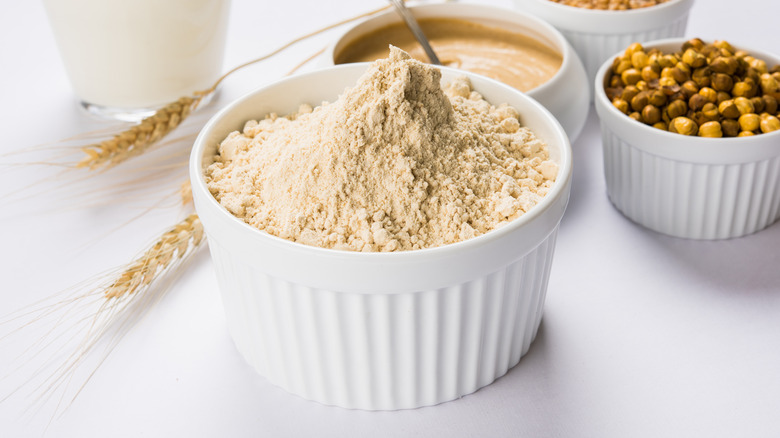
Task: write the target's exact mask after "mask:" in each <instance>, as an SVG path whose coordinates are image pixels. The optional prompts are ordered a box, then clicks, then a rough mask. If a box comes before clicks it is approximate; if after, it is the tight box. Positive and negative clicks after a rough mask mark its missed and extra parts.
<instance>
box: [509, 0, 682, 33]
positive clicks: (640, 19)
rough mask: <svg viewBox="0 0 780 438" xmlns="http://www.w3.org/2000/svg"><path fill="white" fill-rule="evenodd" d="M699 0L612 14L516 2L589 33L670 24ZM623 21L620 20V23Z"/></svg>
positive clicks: (541, 1) (543, 1)
mask: <svg viewBox="0 0 780 438" xmlns="http://www.w3.org/2000/svg"><path fill="white" fill-rule="evenodd" d="M694 1H695V0H669V1H667V2H665V3H661V4H659V5H654V6H649V7H646V8H638V9H628V10H621V11H612V10H604V9H585V8H580V7H577V6H568V5H563V4H560V3H556V2H553V1H551V0H514V3H515V5H517V6H518V7H528V6H529V4H531V6H530V8H531V9H532V10H533V12H534V13H537V14H540V16H541V17H542V18H544V19H545V20H548V21H549V22H550V23H552V24H553V25H555V27H558V28H561V29H565V30H568V31H576V32H582V33H589V34H602V35H610V34H622V33H630V34H633V33H636V32H642V31H646V30H649V29H653V28H656V27H659V25H667V24H668V23H669V22H671V21H672V20H673V19H675V18H678V17H680V16H683V15H684V14H687V13H688V11H689V10H690V9H691V7H692V6H693V3H694ZM617 18H619V19H620V21H616V19H617Z"/></svg>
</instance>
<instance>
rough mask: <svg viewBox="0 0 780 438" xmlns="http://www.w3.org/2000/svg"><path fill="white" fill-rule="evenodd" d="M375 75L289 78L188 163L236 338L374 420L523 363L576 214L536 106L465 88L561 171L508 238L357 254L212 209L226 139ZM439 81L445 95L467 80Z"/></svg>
mask: <svg viewBox="0 0 780 438" xmlns="http://www.w3.org/2000/svg"><path fill="white" fill-rule="evenodd" d="M367 65H368V64H350V65H342V66H335V67H330V68H326V69H323V70H318V71H314V72H311V73H307V74H302V75H299V76H294V77H290V78H287V79H284V80H281V81H279V82H276V83H273V84H271V85H268V86H265V87H263V88H260V89H257V90H255V91H253V92H251V93H249V94H247V95H246V96H244V97H242V98H240V99H238V100H236V101H235V102H233V103H231V104H229V105H228V106H227V107H225V108H224V109H222V110H221V111H220V112H218V113H217V114H216V115H215V116H214V117H213V118H212V119H211V120H210V121H209V122H208V123H207V124H206V125H205V127H204V128H203V130H202V131H201V132H200V134H199V136H198V138H197V139H196V141H195V145H194V147H193V151H192V156H191V159H190V177H191V182H192V191H193V196H194V200H195V207H196V210H197V212H198V215H199V216H200V219H201V221H202V222H203V226H204V229H205V232H206V235H207V237H208V242H209V248H210V251H211V255H212V259H213V262H214V266H215V269H216V273H217V279H218V283H219V288H220V291H221V295H222V301H223V304H224V310H225V313H226V320H227V324H228V329H229V331H230V333H231V335H232V337H233V340H234V341H235V344H236V347H237V348H238V350H239V351H240V352H241V354H242V355H243V356H244V357H245V359H246V360H247V361H248V362H249V363H250V364H251V365H252V366H253V367H254V368H255V369H256V370H257V371H258V372H259V373H260V374H261V375H262V376H264V377H266V378H267V379H268V380H269V381H270V382H272V383H274V384H276V385H278V386H280V387H282V388H284V389H286V390H287V391H289V392H291V393H294V394H298V395H300V396H302V397H304V398H307V399H310V400H315V401H319V402H321V403H324V404H328V405H336V406H341V407H347V408H358V409H368V410H392V409H403V408H415V407H420V406H426V405H433V404H437V403H441V402H445V401H448V400H452V399H456V398H458V397H461V396H463V395H466V394H469V393H471V392H474V391H476V390H477V389H479V388H481V387H483V386H485V385H488V384H490V383H491V382H493V381H494V380H495V379H497V378H498V377H500V376H502V375H503V374H504V373H506V372H507V370H508V369H509V368H511V367H512V366H514V365H515V364H517V363H518V361H519V360H520V357H521V356H523V355H524V354H525V353H526V352H527V351H528V348H529V346H530V344H531V341H533V339H534V337H535V336H536V332H537V328H538V327H539V322H540V319H541V316H542V308H543V303H544V298H545V294H546V289H547V280H548V277H549V273H550V266H551V262H552V256H553V250H554V247H555V240H556V235H557V230H558V224H559V222H560V220H561V217H562V216H563V213H564V211H565V209H566V204H567V202H568V197H569V190H570V184H571V168H572V161H571V147H570V145H569V141H568V139H567V137H566V134H565V133H564V131H563V129H562V128H561V127H560V124H558V122H557V121H556V120H555V119H554V118H553V116H552V115H551V114H550V113H549V112H548V111H547V110H546V109H544V108H543V107H542V106H541V105H539V103H537V102H536V101H534V100H533V99H530V98H528V97H527V96H525V95H523V94H521V93H520V92H518V91H517V90H514V89H512V88H511V87H509V86H506V85H504V84H501V83H499V82H496V81H493V80H490V79H487V78H483V77H480V76H477V75H472V74H467V76H469V77H470V78H471V81H472V84H473V86H474V89H475V90H477V91H478V92H480V93H482V95H483V96H484V97H485V98H486V99H487V100H488V101H490V102H494V103H503V102H506V103H509V104H511V105H513V106H515V107H516V108H517V109H518V110H519V112H520V114H521V122H522V123H524V125H525V126H529V127H531V128H532V129H533V130H534V132H535V133H536V134H537V136H539V137H540V138H542V139H544V140H545V141H546V142H547V144H548V146H549V148H550V152H551V158H552V159H554V160H555V161H557V162H558V164H559V173H558V176H557V181H556V182H555V185H554V187H553V188H552V189H551V191H550V192H549V193H548V194H547V195H546V196H545V197H544V199H543V200H542V201H541V202H540V203H539V204H537V205H536V206H535V207H533V208H532V209H531V210H530V211H529V212H528V213H526V214H525V215H523V216H521V217H520V218H518V219H517V220H515V221H513V222H511V223H510V224H507V225H506V226H504V227H501V228H499V229H496V230H494V231H491V232H489V233H486V234H484V235H482V236H478V237H476V238H473V239H470V240H467V241H463V242H459V243H455V244H451V245H446V246H442V247H438V248H430V249H424V250H416V251H406V252H398V253H360V252H351V251H339V250H333V249H323V248H317V247H313V246H306V245H302V244H299V243H294V242H291V241H288V240H284V239H281V238H278V237H274V236H271V235H269V234H267V233H265V232H263V231H259V230H257V229H255V228H252V227H251V226H249V225H247V224H246V223H244V222H243V221H241V220H239V219H238V218H236V217H235V216H233V215H231V214H230V213H229V212H228V211H227V210H226V209H224V208H223V207H222V206H221V205H220V204H219V203H217V201H216V200H215V199H214V197H213V196H212V195H211V194H210V193H209V190H208V188H207V187H206V184H205V181H204V177H203V169H204V166H207V165H208V164H209V163H210V160H211V157H212V156H213V154H214V153H215V151H216V148H217V145H218V143H219V142H220V141H221V140H222V139H224V137H225V136H227V134H228V133H229V132H231V131H234V130H240V129H242V127H243V125H244V123H245V122H246V121H247V120H250V119H256V118H259V117H263V116H264V115H265V114H268V113H270V112H276V113H278V114H287V113H290V112H293V111H295V110H296V109H297V108H298V106H299V105H300V104H301V103H304V102H307V103H311V104H319V103H320V102H322V101H333V100H335V99H336V98H337V96H338V95H339V94H340V93H341V92H343V90H344V89H345V88H346V87H348V86H351V85H353V84H355V83H356V82H357V79H358V77H359V76H360V75H361V74H362V73H363V72H364V71H365V69H366V68H367ZM442 71H443V78H444V81H445V82H448V81H449V80H451V79H452V78H453V77H455V76H456V75H462V74H464V72H462V71H458V70H452V69H446V68H445V69H442Z"/></svg>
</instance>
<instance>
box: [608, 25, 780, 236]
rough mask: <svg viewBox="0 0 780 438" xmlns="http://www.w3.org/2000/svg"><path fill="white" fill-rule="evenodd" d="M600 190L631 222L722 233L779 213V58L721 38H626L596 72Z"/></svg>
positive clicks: (744, 230)
mask: <svg viewBox="0 0 780 438" xmlns="http://www.w3.org/2000/svg"><path fill="white" fill-rule="evenodd" d="M594 86H595V93H594V104H595V107H596V112H597V114H598V116H599V119H600V123H601V131H602V142H603V156H604V172H605V178H606V184H607V195H608V196H609V199H610V201H611V202H612V203H613V204H614V205H615V207H616V208H617V209H618V210H619V211H620V212H622V213H623V214H624V215H625V216H626V217H628V218H629V219H631V220H632V221H634V222H636V223H638V224H640V225H643V226H645V227H647V228H649V229H652V230H655V231H657V232H660V233H663V234H667V235H670V236H675V237H682V238H690V239H707V240H713V239H728V238H734V237H740V236H744V235H748V234H751V233H755V232H757V231H760V230H762V229H764V228H766V227H767V226H769V225H771V224H772V223H774V222H775V221H777V220H778V218H780V119H778V101H780V57H779V56H777V55H774V54H771V53H767V52H764V51H761V50H756V49H751V48H749V47H741V46H738V45H732V44H730V43H729V42H727V41H722V40H721V41H703V40H701V39H698V38H693V39H684V38H675V39H664V40H655V41H650V42H646V43H641V44H640V43H633V44H630V45H629V46H628V47H627V48H626V49H625V50H623V51H621V52H618V53H617V54H614V55H613V56H612V57H611V58H610V59H608V60H607V61H605V62H604V64H603V65H602V66H601V68H600V69H599V71H598V72H597V75H596V78H595V80H594Z"/></svg>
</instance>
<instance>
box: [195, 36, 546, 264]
mask: <svg viewBox="0 0 780 438" xmlns="http://www.w3.org/2000/svg"><path fill="white" fill-rule="evenodd" d="M440 78H441V73H440V72H439V70H437V69H436V68H434V67H432V66H429V65H427V64H423V63H420V62H418V61H415V60H413V59H411V58H410V57H409V55H407V54H406V53H405V52H403V51H401V50H400V49H397V48H394V47H391V51H390V56H389V58H387V59H382V60H379V61H376V62H375V63H374V64H372V66H371V67H369V69H368V71H367V72H366V73H365V74H364V75H363V76H362V77H361V78H360V79H359V80H358V82H357V84H356V85H355V86H354V87H352V88H349V89H347V90H346V91H345V92H344V93H343V94H342V95H341V96H339V98H338V99H337V100H336V101H334V102H332V103H323V104H322V105H320V106H318V107H316V108H312V107H311V106H309V105H303V106H301V107H300V109H299V111H298V112H297V113H294V114H289V115H287V116H284V117H280V116H278V115H276V114H271V115H269V116H267V117H266V118H265V119H263V120H260V121H249V122H247V123H246V125H245V126H244V129H243V131H242V132H238V131H236V132H232V133H231V134H230V135H229V136H228V137H227V138H226V139H225V140H224V141H223V142H222V143H221V144H220V146H219V150H218V155H217V156H216V157H215V158H214V162H213V163H212V164H211V165H210V166H208V168H207V169H206V182H207V184H208V187H209V190H210V191H211V193H212V194H213V196H214V197H215V198H216V199H217V200H218V201H219V202H220V203H221V204H222V205H223V206H224V207H225V208H226V209H227V210H229V211H230V212H231V213H232V214H234V215H236V216H237V217H239V218H241V219H243V220H244V221H245V222H246V223H248V224H250V225H252V226H254V227H256V228H258V229H260V230H264V231H266V232H268V233H270V234H272V235H275V236H279V237H282V238H285V239H289V240H292V241H295V242H300V243H303V244H307V245H314V246H319V247H325V248H335V249H344V250H353V251H400V250H412V249H420V248H429V247H435V246H440V245H445V244H448V243H454V242H458V241H461V240H465V239H469V238H471V237H474V236H478V235H480V234H483V233H486V232H488V231H490V230H492V229H495V228H497V227H500V226H501V225H503V224H505V223H507V222H509V221H511V220H513V219H515V218H517V217H519V216H520V215H522V214H523V213H525V212H527V211H528V210H529V209H531V208H532V207H533V206H534V205H535V204H536V203H538V202H539V200H540V199H541V198H542V197H543V196H544V195H545V194H546V193H547V192H548V190H549V189H550V188H551V186H552V184H553V182H554V181H555V176H556V174H557V172H558V166H557V165H556V163H554V162H553V161H550V160H549V159H548V158H549V156H548V151H547V148H546V145H545V144H544V143H543V142H542V141H541V140H539V139H537V138H536V137H535V136H534V134H533V133H532V132H531V131H530V130H529V129H527V128H524V127H521V126H520V122H519V120H518V113H517V111H516V110H515V109H514V108H512V107H509V106H506V105H501V106H498V107H495V106H493V105H491V104H489V103H488V102H486V101H485V100H484V99H483V98H482V96H480V95H479V94H478V93H476V92H474V91H472V89H471V85H470V83H469V81H468V80H467V79H466V78H465V77H463V78H459V79H457V80H455V81H453V82H452V83H450V84H449V85H447V86H445V87H444V88H442V86H441V84H440Z"/></svg>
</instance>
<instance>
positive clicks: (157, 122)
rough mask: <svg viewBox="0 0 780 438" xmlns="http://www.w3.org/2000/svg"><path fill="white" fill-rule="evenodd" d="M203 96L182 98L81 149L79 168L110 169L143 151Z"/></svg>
mask: <svg viewBox="0 0 780 438" xmlns="http://www.w3.org/2000/svg"><path fill="white" fill-rule="evenodd" d="M203 97H204V96H203V95H197V96H195V97H182V98H180V99H179V100H177V101H176V102H173V103H169V104H168V105H165V106H164V107H162V108H160V109H159V110H157V111H155V113H154V114H152V115H151V116H149V117H147V118H145V119H143V120H141V122H140V123H139V124H138V125H135V126H133V127H132V128H129V129H127V130H125V131H122V132H120V133H119V134H117V135H115V136H114V137H113V138H111V139H109V140H104V141H101V142H100V143H96V144H91V145H89V146H85V147H83V148H81V150H82V151H83V152H84V153H85V154H86V156H85V157H84V158H83V159H82V160H81V161H79V162H78V164H76V167H88V168H90V169H97V168H108V167H112V166H115V165H117V164H119V163H121V162H123V161H125V160H126V159H128V158H130V157H132V156H135V155H139V154H141V153H143V152H144V151H145V150H146V149H148V148H149V147H150V146H152V145H153V144H154V143H155V142H157V141H158V140H160V139H161V138H163V137H165V135H167V134H168V133H169V132H171V131H172V130H173V129H174V128H176V127H177V126H179V124H180V123H181V122H182V120H184V119H185V118H187V116H188V115H190V113H191V112H192V111H193V110H194V109H195V108H196V107H197V106H198V104H200V102H201V101H202V100H203Z"/></svg>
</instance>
